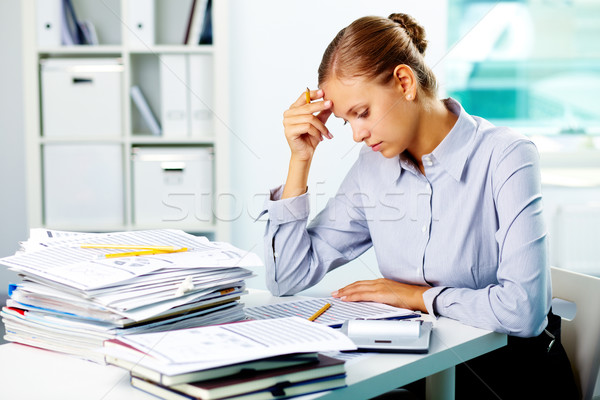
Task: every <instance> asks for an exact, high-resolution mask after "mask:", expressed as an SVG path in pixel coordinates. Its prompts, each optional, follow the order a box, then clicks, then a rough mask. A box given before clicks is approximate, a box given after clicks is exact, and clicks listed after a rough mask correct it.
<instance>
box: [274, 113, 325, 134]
mask: <svg viewBox="0 0 600 400" xmlns="http://www.w3.org/2000/svg"><path fill="white" fill-rule="evenodd" d="M283 125H284V126H285V128H286V132H288V131H289V133H293V134H302V133H308V134H309V135H313V136H314V135H318V136H319V137H321V136H326V137H329V138H330V139H331V137H332V136H331V134H330V133H329V129H327V127H326V126H325V124H323V122H321V120H320V119H319V118H318V117H316V116H314V115H312V114H301V115H295V116H287V117H286V118H284V121H283ZM298 128H301V130H300V131H297V129H298ZM302 129H304V130H302Z"/></svg>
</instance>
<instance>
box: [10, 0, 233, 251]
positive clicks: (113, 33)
mask: <svg viewBox="0 0 600 400" xmlns="http://www.w3.org/2000/svg"><path fill="white" fill-rule="evenodd" d="M71 3H72V4H73V8H74V10H75V11H76V14H77V18H78V19H80V20H87V21H91V23H92V24H93V27H94V30H95V32H96V35H97V37H98V44H94V45H64V44H60V43H58V44H56V43H54V44H51V45H48V44H47V42H46V41H45V40H43V38H42V39H40V38H39V37H38V31H39V29H40V27H39V24H40V16H39V15H40V14H42V15H44V13H51V14H56V13H57V12H58V11H57V10H56V9H53V8H52V7H53V6H52V5H49V4H56V7H59V8H60V7H61V5H60V4H61V2H60V1H51V0H24V1H23V2H22V7H23V9H22V16H23V17H22V18H23V24H22V26H23V51H24V76H25V79H24V80H25V82H24V97H25V135H26V160H27V161H26V166H27V171H26V175H27V185H26V187H27V210H28V225H29V226H30V227H45V228H49V229H58V230H73V231H89V232H110V231H122V230H136V229H153V228H174V229H183V230H185V231H187V232H191V233H196V234H204V235H207V236H209V238H211V239H214V240H220V241H228V240H229V237H230V232H229V224H228V215H229V207H230V203H231V199H230V198H229V197H230V196H229V194H228V193H229V172H228V171H229V143H228V140H229V139H228V137H229V133H230V132H229V129H228V120H229V115H228V108H229V106H228V104H229V100H228V93H229V89H228V56H227V52H228V44H227V40H228V35H227V16H228V9H227V7H228V2H227V1H212V2H211V16H212V21H211V22H212V44H202V45H200V44H185V40H184V38H185V36H186V31H187V26H188V23H189V21H190V20H191V19H190V18H191V11H192V5H193V4H194V3H193V0H176V1H169V0H103V1H97V0H71ZM134 3H135V4H134ZM195 4H196V5H198V4H206V1H202V0H197V1H196V3H195ZM148 6H149V7H151V8H152V10H150V11H153V14H154V16H153V18H152V21H151V22H152V24H151V25H153V26H150V27H149V29H151V30H152V31H151V34H152V36H153V40H151V41H149V42H144V40H142V44H140V43H139V42H137V43H136V42H135V38H136V35H135V29H136V27H135V26H131V23H130V22H128V21H131V15H130V14H129V13H130V12H131V10H139V7H148ZM140 26H141V25H140ZM137 38H138V39H139V37H137ZM142 39H143V38H142ZM173 60H174V61H175V63H173ZM61 63H67V64H69V63H71V64H77V65H79V66H80V67H81V65H83V67H81V68H80V69H79V70H82V71H87V72H86V73H84V74H82V75H73V76H67V77H66V78H64V76H62V75H65V70H69V69H68V68H67V69H64V68H63V69H61V68H62V67H63V66H64V65H62V64H61ZM178 63H179V64H181V65H184V67H185V68H187V69H185V70H182V71H180V70H177V64H178ZM74 70H75V69H74V68H71V69H70V70H69V71H74ZM52 74H55V75H52ZM61 74H62V75H61ZM67 75H68V73H67ZM167 75H169V76H170V78H168V79H171V81H170V82H166V80H167V77H166V76H167ZM57 76H59V78H57ZM61 79H63V80H64V81H65V82H67V84H66V85H70V84H73V85H75V83H77V84H82V85H80V86H78V87H82V88H84V87H85V85H86V84H89V83H90V82H92V81H94V85H91V84H90V85H88V86H87V88H84V89H81V90H82V93H84V94H83V95H82V94H73V93H72V92H73V90H72V89H69V88H63V87H61V86H60V85H61V84H60V82H61ZM194 79H196V80H198V79H200V80H201V82H204V84H205V86H206V85H209V89H206V88H204V89H202V90H203V92H202V93H200V92H198V91H197V90H196V88H195V87H194ZM134 86H136V87H138V88H139V89H140V90H141V92H142V93H143V96H144V97H145V99H146V103H147V105H148V106H149V108H150V109H151V110H152V112H153V114H154V115H155V117H156V120H158V122H159V124H160V125H161V126H162V132H161V133H160V134H156V132H153V130H152V129H151V128H150V125H149V124H148V123H146V122H145V121H146V120H145V119H144V118H143V114H142V113H141V112H140V110H139V108H138V106H137V104H136V103H135V102H134V101H133V100H132V96H131V88H132V87H134ZM175 89H178V90H180V92H179V93H177V92H176V91H175ZM77 90H79V89H77ZM84 90H87V92H85V91H84ZM181 90H183V92H181ZM174 91H175V92H174ZM99 93H101V94H99ZM107 93H112V94H107ZM167 96H169V99H167ZM173 101H174V102H177V101H179V102H184V103H185V102H186V101H187V103H185V104H187V106H188V108H187V115H186V116H183V117H182V116H180V115H179V116H178V115H175V114H174V115H175V117H173V118H174V119H177V118H180V119H182V118H183V119H182V121H183V122H181V121H179V122H180V124H179V125H180V128H181V129H178V128H177V127H173V126H171V125H173V124H170V123H168V121H167V120H165V118H167V117H168V118H171V116H168V115H170V114H168V112H169V110H167V108H168V105H170V102H173ZM194 102H196V103H197V104H196V105H199V106H200V107H201V108H203V109H202V110H200V111H197V113H201V114H202V115H203V118H205V119H206V118H207V117H208V119H209V122H210V123H206V121H204V123H202V124H200V125H199V126H195V125H194V122H193V115H194V114H193V111H194V110H193V109H192V107H193V105H194ZM167 103H169V104H167ZM78 120H79V121H80V122H79V125H77V121H78ZM70 125H73V126H70ZM55 126H58V128H55ZM167 128H168V129H167ZM168 185H174V186H173V187H172V188H171V189H169V187H168ZM177 185H179V186H177ZM182 185H183V186H182ZM161 187H163V189H164V190H162V191H161V190H158V189H160V188H161ZM199 187H201V188H202V190H203V191H202V193H199V192H198V190H199V189H198V188H199ZM157 188H158V189H157ZM169 190H171V192H169ZM165 191H166V192H165ZM160 207H162V209H161V208H160ZM161 210H162V211H161ZM163 211H164V212H165V213H166V214H165V215H166V217H165V216H163V215H162V214H161V213H162V212H163Z"/></svg>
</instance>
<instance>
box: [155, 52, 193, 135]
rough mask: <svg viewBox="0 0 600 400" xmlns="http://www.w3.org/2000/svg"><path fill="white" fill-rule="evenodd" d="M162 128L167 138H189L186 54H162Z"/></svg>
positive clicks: (160, 66)
mask: <svg viewBox="0 0 600 400" xmlns="http://www.w3.org/2000/svg"><path fill="white" fill-rule="evenodd" d="M158 61H159V71H160V96H161V101H162V103H161V126H162V134H163V136H164V137H166V138H181V137H186V136H189V135H188V132H189V114H190V105H189V95H188V91H189V89H188V62H187V57H186V55H185V54H161V55H160V56H159V58H158Z"/></svg>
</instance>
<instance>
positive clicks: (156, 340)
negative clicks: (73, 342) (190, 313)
mask: <svg viewBox="0 0 600 400" xmlns="http://www.w3.org/2000/svg"><path fill="white" fill-rule="evenodd" d="M355 349H356V346H355V345H354V343H353V342H352V341H351V340H349V339H348V337H346V336H345V335H343V334H341V333H340V332H338V331H336V330H334V329H332V328H329V327H327V326H324V325H319V324H314V323H312V322H309V321H308V320H306V319H302V318H299V317H289V318H277V319H270V320H260V321H246V322H241V323H235V324H225V325H219V326H209V327H200V328H192V329H181V330H175V331H171V332H161V333H143V334H134V335H125V336H122V337H120V338H118V339H114V340H109V341H107V342H105V347H104V352H105V353H106V357H107V361H108V363H110V364H114V365H118V366H121V367H123V368H126V369H128V370H130V372H131V383H132V385H133V386H135V387H137V388H140V389H142V390H144V391H147V392H150V393H152V394H154V395H157V396H158V397H162V398H169V399H179V398H181V399H189V398H190V397H189V396H191V398H201V399H221V398H227V399H269V398H282V397H288V396H295V395H301V394H307V393H312V392H318V391H322V390H330V389H334V388H338V387H342V386H345V385H346V383H345V368H344V361H343V360H341V359H337V358H332V357H329V356H325V355H323V354H318V355H317V354H316V352H321V351H335V350H338V351H339V350H355ZM284 355H287V356H284ZM269 363H271V365H269ZM285 363H287V365H285Z"/></svg>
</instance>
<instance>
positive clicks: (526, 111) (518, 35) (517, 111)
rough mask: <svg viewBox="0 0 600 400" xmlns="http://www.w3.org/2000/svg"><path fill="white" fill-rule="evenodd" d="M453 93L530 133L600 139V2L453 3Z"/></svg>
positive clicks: (449, 86)
mask: <svg viewBox="0 0 600 400" xmlns="http://www.w3.org/2000/svg"><path fill="white" fill-rule="evenodd" d="M448 11H449V23H448V29H449V32H448V39H449V48H450V51H449V54H448V57H447V59H446V66H447V70H446V81H447V83H446V87H445V88H443V89H445V91H446V93H447V94H448V95H449V96H451V97H454V98H456V99H457V100H459V101H460V102H461V103H462V104H463V107H464V108H465V109H466V110H467V112H469V113H470V114H473V115H478V116H481V117H484V118H486V119H488V120H490V121H491V122H493V123H495V124H497V125H506V126H510V127H514V128H518V129H519V130H520V131H521V132H523V133H527V134H574V133H575V134H590V135H593V134H596V135H598V134H600V1H598V0H520V1H499V2H490V1H477V0H450V1H449V8H448Z"/></svg>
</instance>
